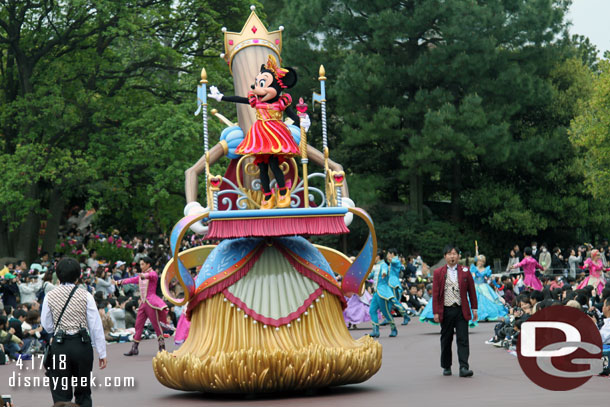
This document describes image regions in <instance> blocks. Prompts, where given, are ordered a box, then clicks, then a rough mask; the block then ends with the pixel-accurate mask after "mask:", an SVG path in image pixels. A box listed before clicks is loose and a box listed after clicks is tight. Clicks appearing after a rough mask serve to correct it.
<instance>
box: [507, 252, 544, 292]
mask: <svg viewBox="0 0 610 407" xmlns="http://www.w3.org/2000/svg"><path fill="white" fill-rule="evenodd" d="M524 253H525V258H524V259H523V260H521V261H520V262H519V263H517V264H513V266H512V267H511V268H513V269H516V268H519V267H522V268H523V274H524V276H525V277H524V278H523V284H525V286H526V287H529V288H532V289H534V290H538V291H542V283H541V282H540V280H538V277H536V269H538V270H543V268H542V266H541V265H540V264H539V263H538V262H537V261H536V259H535V258H533V257H532V248H531V247H526V248H525V250H524Z"/></svg>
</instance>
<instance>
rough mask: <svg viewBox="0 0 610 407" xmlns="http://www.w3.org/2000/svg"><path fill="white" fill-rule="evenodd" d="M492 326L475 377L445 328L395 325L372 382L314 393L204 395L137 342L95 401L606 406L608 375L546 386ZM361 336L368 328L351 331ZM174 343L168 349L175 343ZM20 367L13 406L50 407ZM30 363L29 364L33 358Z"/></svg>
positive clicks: (112, 354)
mask: <svg viewBox="0 0 610 407" xmlns="http://www.w3.org/2000/svg"><path fill="white" fill-rule="evenodd" d="M492 331H493V323H482V324H479V326H478V327H476V328H473V329H471V330H470V365H471V368H472V369H473V370H474V377H472V378H460V377H459V376H458V375H457V370H458V369H457V355H456V352H455V341H454V356H453V357H454V367H453V376H450V377H444V376H442V374H441V373H442V372H441V368H440V367H439V358H440V343H439V332H440V328H438V327H435V326H432V325H429V324H424V323H421V322H419V321H413V322H411V324H409V325H408V326H406V327H400V328H399V335H398V337H397V338H389V337H388V334H389V328H388V327H383V328H382V331H381V338H380V342H381V344H382V345H383V364H382V366H381V370H380V371H379V372H378V373H377V374H376V375H375V376H373V377H372V378H371V379H369V380H368V381H366V382H364V383H361V384H357V385H350V386H342V387H335V388H329V389H321V390H315V391H310V392H305V393H303V392H301V393H286V394H275V395H237V396H227V395H204V394H201V393H185V392H180V391H175V390H171V389H168V388H166V387H163V386H162V385H161V384H159V383H158V382H157V380H156V379H155V376H154V374H153V371H152V364H151V359H152V357H153V356H154V354H155V351H156V342H157V341H156V340H147V341H144V342H142V344H141V345H140V355H139V356H136V357H130V358H127V357H125V356H123V352H126V351H128V350H129V348H130V346H131V344H129V343H123V344H112V345H109V346H108V367H107V368H106V369H105V370H103V371H100V370H99V369H98V368H97V367H95V368H94V372H93V374H94V376H95V377H97V381H98V386H99V382H103V380H105V379H104V378H105V377H111V378H113V380H116V379H115V378H116V377H118V378H123V377H131V376H133V377H135V386H134V387H130V388H114V387H110V388H100V387H97V388H94V389H93V405H94V406H96V407H123V406H129V407H135V406H146V407H161V406H162V407H167V406H170V407H183V406H184V407H190V406H233V405H240V406H248V407H249V406H266V407H268V406H271V405H278V406H280V405H281V406H283V405H287V404H290V405H291V406H316V407H319V406H336V407H341V406H368V407H382V406H385V405H392V406H448V405H451V406H468V407H476V406H486V407H487V406H510V407H513V406H546V405H548V406H553V407H557V406H575V405H588V406H602V405H608V400H609V396H610V379H609V378H608V377H600V376H594V377H593V378H591V380H589V381H588V382H587V383H586V384H584V385H583V386H581V387H579V388H577V389H575V390H571V391H567V392H552V391H548V390H544V389H542V388H540V387H538V386H537V385H535V384H534V383H532V382H530V381H529V379H528V378H527V377H526V376H525V375H524V374H523V372H522V371H521V368H520V367H519V364H518V362H517V357H516V356H513V355H511V354H509V353H508V352H507V351H506V350H504V349H499V348H495V347H493V346H491V345H486V344H485V343H484V342H485V340H487V339H489V337H490V336H491V333H492ZM351 332H352V334H353V335H354V336H355V337H360V336H362V335H365V334H366V333H367V332H369V329H368V327H367V329H364V325H362V329H358V330H353V331H351ZM167 343H168V345H169V346H168V350H172V349H173V345H170V341H167ZM27 363H28V362H24V365H23V366H22V368H21V369H20V368H19V367H17V366H16V365H15V364H14V363H13V364H11V365H9V366H0V393H2V394H11V395H12V396H13V401H14V406H15V407H46V406H51V405H52V404H53V403H52V400H51V395H50V392H49V390H48V388H26V387H24V386H23V383H22V385H21V386H14V387H11V386H10V384H11V383H10V378H11V376H13V375H15V376H14V377H16V378H18V377H20V376H19V374H21V378H22V380H23V377H24V376H42V373H41V371H40V370H39V369H38V368H35V369H34V370H33V371H32V370H31V368H30V369H28V370H26V365H27ZM29 363H30V366H29V367H31V362H29Z"/></svg>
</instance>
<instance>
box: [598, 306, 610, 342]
mask: <svg viewBox="0 0 610 407" xmlns="http://www.w3.org/2000/svg"><path fill="white" fill-rule="evenodd" d="M602 313H603V315H604V324H603V325H602V327H601V328H600V330H599V333H600V334H601V336H602V343H603V344H604V345H610V297H606V299H605V300H604V306H603V307H602Z"/></svg>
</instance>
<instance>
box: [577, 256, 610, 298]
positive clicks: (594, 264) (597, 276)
mask: <svg viewBox="0 0 610 407" xmlns="http://www.w3.org/2000/svg"><path fill="white" fill-rule="evenodd" d="M584 268H586V269H589V277H587V278H585V279H584V280H583V281H582V282H581V283H580V284H579V285H578V289H581V288H585V287H586V286H588V285H591V286H593V287H594V288H595V291H596V293H597V294H598V295H601V292H602V290H603V289H604V286H605V285H606V279H605V278H604V274H603V273H602V271H603V270H604V265H603V263H602V260H601V254H600V253H599V250H597V249H595V250H593V251H592V252H591V258H589V259H587V260H586V261H585V267H584Z"/></svg>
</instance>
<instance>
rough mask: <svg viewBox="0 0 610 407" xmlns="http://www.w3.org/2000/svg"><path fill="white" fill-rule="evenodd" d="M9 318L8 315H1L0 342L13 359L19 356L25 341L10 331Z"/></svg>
mask: <svg viewBox="0 0 610 407" xmlns="http://www.w3.org/2000/svg"><path fill="white" fill-rule="evenodd" d="M7 326H8V320H7V318H6V315H2V316H0V344H2V347H3V348H4V352H5V353H6V354H7V355H8V356H9V357H10V358H11V359H13V360H17V359H18V357H19V350H20V349H21V348H22V347H23V341H22V340H21V339H19V338H18V337H17V336H15V335H13V334H12V333H10V332H9V331H8V327H7Z"/></svg>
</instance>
